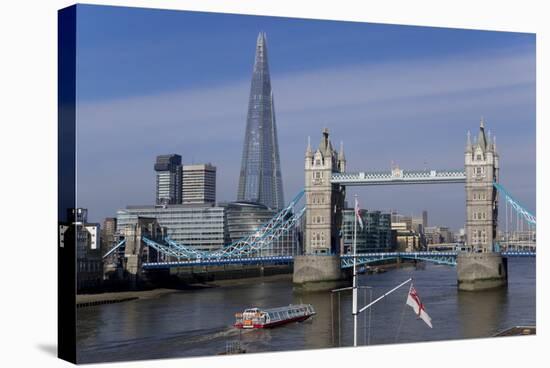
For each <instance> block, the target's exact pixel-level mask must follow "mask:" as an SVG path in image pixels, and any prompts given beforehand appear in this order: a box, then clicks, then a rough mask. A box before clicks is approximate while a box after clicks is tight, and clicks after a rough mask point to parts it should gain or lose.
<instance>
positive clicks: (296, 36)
mask: <svg viewBox="0 0 550 368" xmlns="http://www.w3.org/2000/svg"><path fill="white" fill-rule="evenodd" d="M85 9H86V11H83V13H82V15H83V18H84V21H83V22H82V25H81V27H82V32H80V37H81V38H82V41H83V42H81V45H82V46H83V47H82V52H81V54H80V55H79V56H78V58H79V60H80V59H82V61H83V63H82V64H80V66H79V69H78V70H79V74H78V77H79V82H80V81H81V82H82V83H79V106H78V112H77V113H78V117H79V137H81V138H80V139H79V143H80V142H81V141H83V144H82V145H80V146H79V177H78V187H79V193H78V201H79V206H80V205H81V206H82V207H88V208H89V209H90V216H91V217H92V218H93V219H95V220H98V221H100V220H101V219H102V218H103V217H108V216H113V215H114V213H115V212H116V209H118V208H124V207H125V206H126V205H131V204H148V203H153V201H154V172H152V170H151V169H150V168H151V163H152V162H153V161H154V158H155V156H157V155H159V154H162V153H166V152H177V153H179V154H181V155H182V157H183V160H182V161H183V162H185V163H191V162H212V164H213V165H215V166H217V167H218V176H219V181H218V183H219V188H218V195H217V197H218V198H219V201H233V200H235V199H236V197H235V188H236V186H237V181H238V173H239V166H240V152H239V151H240V150H241V149H242V137H243V132H244V129H245V123H246V105H247V97H248V92H249V91H248V89H249V86H250V74H249V73H250V69H251V66H252V63H253V56H254V54H253V51H254V50H253V49H254V47H253V45H254V39H255V37H256V36H257V34H258V31H260V30H264V31H266V32H267V34H268V37H269V39H270V59H271V60H270V62H271V64H272V65H271V66H272V70H271V77H272V85H273V90H274V94H276V95H277V96H278V97H277V117H278V119H277V120H278V123H279V127H278V133H279V143H280V148H281V165H282V172H283V182H284V184H285V187H284V188H285V191H286V192H287V195H288V196H289V197H291V196H293V195H294V193H296V192H297V191H298V190H300V188H301V187H303V180H304V177H303V167H302V165H301V163H302V160H303V155H304V152H305V148H306V144H307V136H311V137H312V138H313V139H314V140H316V139H317V138H316V137H318V136H319V134H320V132H321V130H322V128H324V127H325V126H328V127H329V128H330V130H331V136H332V137H333V139H334V140H335V142H340V141H344V145H345V150H346V155H347V159H348V171H362V170H387V169H389V167H390V163H391V161H395V162H397V163H398V164H399V165H400V166H401V167H402V168H405V169H422V168H424V167H429V168H432V167H435V168H441V167H446V168H461V167H463V157H464V156H463V154H464V145H465V142H466V131H467V130H470V131H472V132H475V131H476V129H477V127H478V122H479V119H480V117H481V116H484V117H485V119H486V124H487V127H488V129H490V130H492V131H493V133H494V134H495V135H496V136H497V138H498V144H499V150H500V152H501V155H502V157H503V159H502V162H503V167H502V170H501V182H503V183H505V185H506V187H507V188H508V189H509V190H510V192H512V193H513V194H514V195H515V196H516V197H517V198H518V199H519V200H520V201H521V202H522V203H524V204H525V205H526V206H527V207H528V208H530V209H532V212H533V213H534V212H535V210H536V208H535V184H534V180H535V145H534V143H535V134H534V133H535V124H534V117H535V115H534V112H535V110H534V103H535V100H534V95H535V82H534V64H535V59H534V42H535V39H534V35H526V34H518V33H506V32H504V33H502V32H486V31H465V30H451V29H435V28H429V27H407V26H390V25H380V24H360V23H351V22H323V23H320V22H317V21H310V20H308V21H305V20H300V19H284V18H272V17H245V18H243V17H241V16H235V15H225V14H206V13H186V12H181V13H180V12H178V13H176V14H174V13H170V15H168V13H165V12H163V11H155V12H153V14H151V15H150V16H148V18H147V19H148V20H149V21H150V22H151V23H150V24H157V23H159V22H161V20H162V21H163V26H162V27H159V28H158V29H155V31H154V32H153V31H152V30H151V29H149V30H148V32H149V34H148V37H145V40H146V41H147V40H149V41H151V40H156V39H158V40H163V43H161V44H160V45H157V46H152V44H153V43H149V42H143V44H136V43H135V42H131V40H132V39H134V37H135V40H138V39H142V40H143V39H144V38H143V37H144V35H143V33H139V32H138V34H136V35H133V32H132V34H131V35H130V34H126V33H125V32H122V30H123V27H124V26H125V25H127V24H126V22H129V23H132V22H136V21H137V20H139V19H140V17H143V16H145V15H144V14H143V13H142V10H140V9H125V8H111V7H106V8H102V9H97V8H96V7H93V6H91V7H88V6H86V7H85ZM88 10H89V11H90V14H91V15H93V17H94V19H97V17H98V16H99V17H103V18H102V19H103V20H104V21H105V22H104V24H105V25H106V31H105V33H103V34H98V33H96V31H94V30H93V29H92V27H90V24H88V23H87V22H86V13H87V11H88ZM120 12H123V13H127V14H128V17H126V18H124V17H122V18H119V16H120V14H119V13H120ZM114 13H116V14H117V18H116V19H118V20H120V19H123V23H125V24H122V25H121V24H113V23H112V22H111V23H110V19H111V17H113V18H114V15H113V14H114ZM243 19H245V20H246V21H245V22H244V23H243V25H242V27H241V24H240V23H239V26H238V27H237V26H236V24H237V22H240V21H241V20H243ZM187 20H192V21H193V22H192V23H191V24H186V21H187ZM198 23H201V24H203V25H202V26H201V27H199V31H197V30H196V28H197V26H198ZM214 23H215V24H216V25H214ZM193 27H194V28H195V31H194V32H189V34H186V33H185V32H186V31H188V30H191V29H192V28H193ZM209 27H210V28H211V30H209V31H206V28H209ZM224 27H227V29H226V31H227V32H225V33H220V32H221V31H222V30H223V28H224ZM201 30H205V32H204V33H201V32H200V31H201ZM297 31H300V32H299V33H297ZM216 34H217V35H218V36H220V35H221V34H224V38H225V39H226V41H227V44H226V45H220V47H219V48H218V49H217V50H216V53H217V56H218V57H219V58H220V59H221V60H223V61H224V62H221V63H220V65H219V66H218V68H217V69H215V70H213V72H212V73H211V74H212V75H211V76H210V78H206V77H203V78H202V79H201V77H200V74H201V73H196V72H195V73H191V72H190V71H189V70H187V71H186V68H187V69H189V68H190V65H192V66H194V67H196V68H198V69H199V70H202V68H207V67H208V68H210V69H212V65H211V60H210V58H209V57H211V55H209V54H208V53H205V52H204V51H201V48H204V45H205V44H211V43H209V42H208V37H210V38H211V40H213V38H212V37H214V35H216ZM316 34H321V35H324V36H327V35H330V37H323V38H322V39H323V42H320V41H317V42H313V41H312V37H313V35H316ZM382 36H384V39H383V38H382ZM106 37H111V38H113V40H110V41H109V42H106V43H105V38H106ZM163 37H164V38H163ZM449 37H450V40H451V41H454V42H449ZM365 39H366V40H365ZM121 40H122V41H123V42H126V43H125V45H126V46H127V48H126V50H125V52H124V53H122V52H121V53H117V52H115V53H114V54H112V55H109V57H106V56H105V55H106V52H107V50H111V49H110V45H111V44H116V43H118V44H120V43H121ZM199 41H201V42H204V43H201V42H199ZM359 41H364V42H365V43H364V45H365V46H364V47H358V46H357V45H362V43H361V42H359ZM102 42H103V44H102ZM237 44H238V46H237ZM181 45H185V47H186V50H185V51H186V52H183V55H186V56H187V60H186V61H184V62H183V67H181V68H180V71H181V72H180V73H177V71H178V68H177V65H168V66H167V68H162V66H164V65H163V62H162V61H161V58H160V56H162V55H169V54H170V53H174V55H175V56H178V57H176V59H177V60H178V61H182V60H183V57H182V56H183V55H182V52H181V51H178V50H179V49H180V48H181ZM241 45H242V46H241ZM335 45H336V47H335ZM300 46H301V47H300ZM414 46H416V49H415V47H414ZM231 48H234V50H233V51H231ZM91 50H93V51H94V52H96V53H97V55H100V56H99V58H100V60H99V63H98V56H92V55H90V53H91ZM323 50H324V52H323ZM328 50H331V52H328ZM111 51H112V50H111ZM152 51H155V52H157V53H158V55H159V57H158V58H155V57H154V55H156V54H155V53H153V52H152ZM188 52H189V54H187V53H188ZM136 53H141V55H142V56H143V55H146V56H147V57H149V58H153V60H154V61H156V62H157V64H155V63H153V64H154V65H158V67H156V68H155V67H151V66H149V67H148V69H146V70H148V71H150V73H149V75H150V76H149V78H145V77H144V76H143V73H142V72H143V70H142V69H139V67H141V68H144V67H145V65H144V64H140V62H139V61H138V62H136V63H137V66H133V67H131V68H129V69H130V70H126V71H121V70H119V68H120V66H121V65H124V60H126V58H130V57H134V56H135V54H136ZM101 55H103V56H101ZM189 55H192V57H189ZM323 55H324V56H326V57H322V56H323ZM102 57H103V59H101V58H102ZM220 59H218V61H219V60H220ZM150 61H151V60H149V62H150ZM94 63H95V64H94ZM109 63H110V64H109ZM203 63H204V64H206V65H204V66H203V65H199V64H203ZM108 65H110V66H111V68H107V67H106V66H108ZM134 68H136V70H133V69H134ZM138 69H139V70H138ZM161 70H163V71H161ZM167 70H169V71H170V73H172V75H176V74H177V78H172V79H173V80H170V81H169V80H168V79H167V78H166V76H165V75H164V74H163V73H166V72H167ZM138 71H141V73H139V77H138V78H134V79H132V78H133V77H134V76H135V75H138V73H137V72H138ZM184 71H186V72H184ZM115 72H116V73H118V75H119V76H118V77H117V78H113V76H112V73H115ZM151 74H153V75H154V76H155V77H153V76H151ZM174 79H175V80H174ZM125 80H126V82H124V81H125ZM130 81H132V82H130ZM125 85H126V86H125ZM99 87H102V88H103V89H105V90H106V93H105V94H102V93H100V89H101V88H99ZM106 87H108V88H106ZM130 87H137V88H130ZM100 96H101V97H100ZM279 96H280V97H279ZM208 106H216V107H217V109H208ZM131 126H133V127H135V128H137V129H136V131H137V132H136V133H133V134H131V133H128V127H131ZM142 130H145V131H148V132H150V131H154V133H155V134H151V133H148V134H143V133H142ZM212 132H216V134H215V135H213V133H212ZM81 135H82V136H81ZM85 137H92V138H97V139H103V140H105V139H106V140H107V142H111V143H112V144H101V150H98V149H97V148H98V147H96V146H94V143H95V144H97V142H98V140H97V139H89V138H85ZM124 138H131V139H124ZM144 138H147V139H144ZM136 141H137V142H138V144H137V145H136V144H135V143H136ZM127 142H128V143H127ZM130 142H132V144H129V143H130ZM218 147H222V148H221V149H220V148H218ZM121 168H122V170H121ZM98 174H99V175H98ZM103 175H106V176H109V177H116V178H117V181H116V182H117V183H118V184H119V185H117V187H113V186H110V187H109V188H106V187H104V185H105V184H109V185H111V184H112V181H107V182H105V180H103V181H101V180H99V178H97V177H98V176H99V177H101V176H103ZM352 193H354V191H350V193H349V194H348V198H349V195H350V194H352ZM357 193H359V195H360V196H361V198H362V205H363V207H365V208H368V209H372V210H375V209H380V210H382V211H387V210H389V209H392V208H393V209H398V210H399V212H402V213H405V214H408V213H411V212H413V213H416V214H418V213H420V211H421V210H423V209H425V208H426V209H427V210H428V211H429V212H430V214H431V216H432V218H438V219H441V221H440V224H442V225H443V224H445V225H449V226H451V227H452V228H453V229H458V228H460V227H462V226H463V223H464V217H465V211H464V204H463V202H464V187H463V186H462V185H456V186H450V187H438V186H429V187H426V186H421V187H414V188H399V189H398V190H395V188H367V189H361V190H359V191H357ZM441 201H445V202H444V203H445V204H446V206H443V207H444V208H441V206H440V204H441Z"/></svg>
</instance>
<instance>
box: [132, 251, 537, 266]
mask: <svg viewBox="0 0 550 368" xmlns="http://www.w3.org/2000/svg"><path fill="white" fill-rule="evenodd" d="M457 255H458V252H387V253H361V254H357V255H356V257H357V264H358V265H363V264H368V263H373V262H379V261H383V260H389V259H396V258H401V259H415V260H419V261H425V262H431V263H436V264H444V265H448V266H456V256H457ZM502 255H503V256H505V257H536V252H520V251H509V252H502ZM293 261H294V257H293V256H263V257H233V258H201V259H193V260H179V261H171V262H144V263H143V264H142V267H143V269H145V270H152V269H167V268H172V267H193V266H220V265H228V264H243V265H244V264H288V263H292V262H293ZM341 261H342V268H348V267H352V266H353V255H352V254H345V255H342V256H341Z"/></svg>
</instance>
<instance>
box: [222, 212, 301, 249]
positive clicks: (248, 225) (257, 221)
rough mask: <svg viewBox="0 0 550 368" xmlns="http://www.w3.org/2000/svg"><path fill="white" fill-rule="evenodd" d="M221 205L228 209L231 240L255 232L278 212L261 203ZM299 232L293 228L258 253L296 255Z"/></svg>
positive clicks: (236, 239) (233, 240)
mask: <svg viewBox="0 0 550 368" xmlns="http://www.w3.org/2000/svg"><path fill="white" fill-rule="evenodd" d="M220 206H222V207H224V208H225V209H226V216H227V227H228V232H229V237H230V239H231V242H235V241H238V240H240V239H243V238H245V237H247V236H249V235H251V234H254V233H255V232H256V231H257V230H258V229H259V228H261V227H262V226H264V225H265V224H267V223H268V222H269V221H270V220H271V219H272V218H273V217H274V216H275V215H276V214H277V212H276V211H274V210H272V209H269V208H267V206H265V205H263V204H259V203H248V202H230V203H222V204H220ZM296 245H297V232H296V229H295V228H293V229H291V230H290V231H289V232H287V233H285V234H283V235H282V236H281V237H279V238H278V239H276V240H274V241H273V242H272V243H271V244H270V245H269V246H268V247H267V248H265V249H262V251H261V252H260V253H258V255H261V256H271V255H273V256H274V255H294V254H297V253H296Z"/></svg>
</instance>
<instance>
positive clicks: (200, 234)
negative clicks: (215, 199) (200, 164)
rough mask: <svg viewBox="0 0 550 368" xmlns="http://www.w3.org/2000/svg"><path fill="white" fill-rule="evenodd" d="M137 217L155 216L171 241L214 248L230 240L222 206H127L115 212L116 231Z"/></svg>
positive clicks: (203, 247) (206, 248)
mask: <svg viewBox="0 0 550 368" xmlns="http://www.w3.org/2000/svg"><path fill="white" fill-rule="evenodd" d="M138 217H149V218H155V219H156V220H157V221H158V223H159V225H160V226H161V227H163V228H166V234H167V235H168V236H169V237H170V238H171V239H172V240H173V241H175V242H176V243H179V244H182V245H188V246H191V247H194V248H196V249H199V250H205V251H210V250H216V249H219V248H221V247H223V246H224V245H226V244H228V243H229V241H230V239H229V233H228V231H227V224H226V216H225V208H224V207H219V206H213V205H207V204H204V205H184V204H179V205H161V206H128V207H126V209H121V210H118V211H117V231H122V229H124V228H125V227H126V226H127V225H129V224H136V223H137V221H138Z"/></svg>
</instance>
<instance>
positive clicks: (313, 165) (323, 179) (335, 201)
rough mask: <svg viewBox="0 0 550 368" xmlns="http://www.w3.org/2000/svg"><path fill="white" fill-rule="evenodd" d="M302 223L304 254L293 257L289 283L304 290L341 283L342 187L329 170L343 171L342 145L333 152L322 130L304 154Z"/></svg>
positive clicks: (326, 132) (334, 171)
mask: <svg viewBox="0 0 550 368" xmlns="http://www.w3.org/2000/svg"><path fill="white" fill-rule="evenodd" d="M304 169H305V186H304V191H305V199H306V220H305V221H306V223H305V234H304V255H302V256H297V257H295V259H294V275H293V282H294V283H295V284H298V285H301V286H304V287H305V288H307V289H327V288H328V289H330V288H333V287H334V286H335V285H338V284H340V283H341V280H342V278H343V275H342V271H341V269H340V256H339V254H340V248H341V240H340V230H341V226H342V208H343V206H344V199H345V187H343V186H340V185H339V184H332V182H331V177H332V173H339V172H345V170H346V158H345V156H344V150H343V147H341V148H340V152H337V151H336V150H335V149H334V148H333V147H332V143H331V142H330V139H329V132H328V129H326V128H325V129H324V130H323V136H322V138H321V142H320V143H319V147H317V149H316V150H315V152H314V151H313V150H312V148H311V144H310V142H308V147H307V149H306V154H305V166H304Z"/></svg>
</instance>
